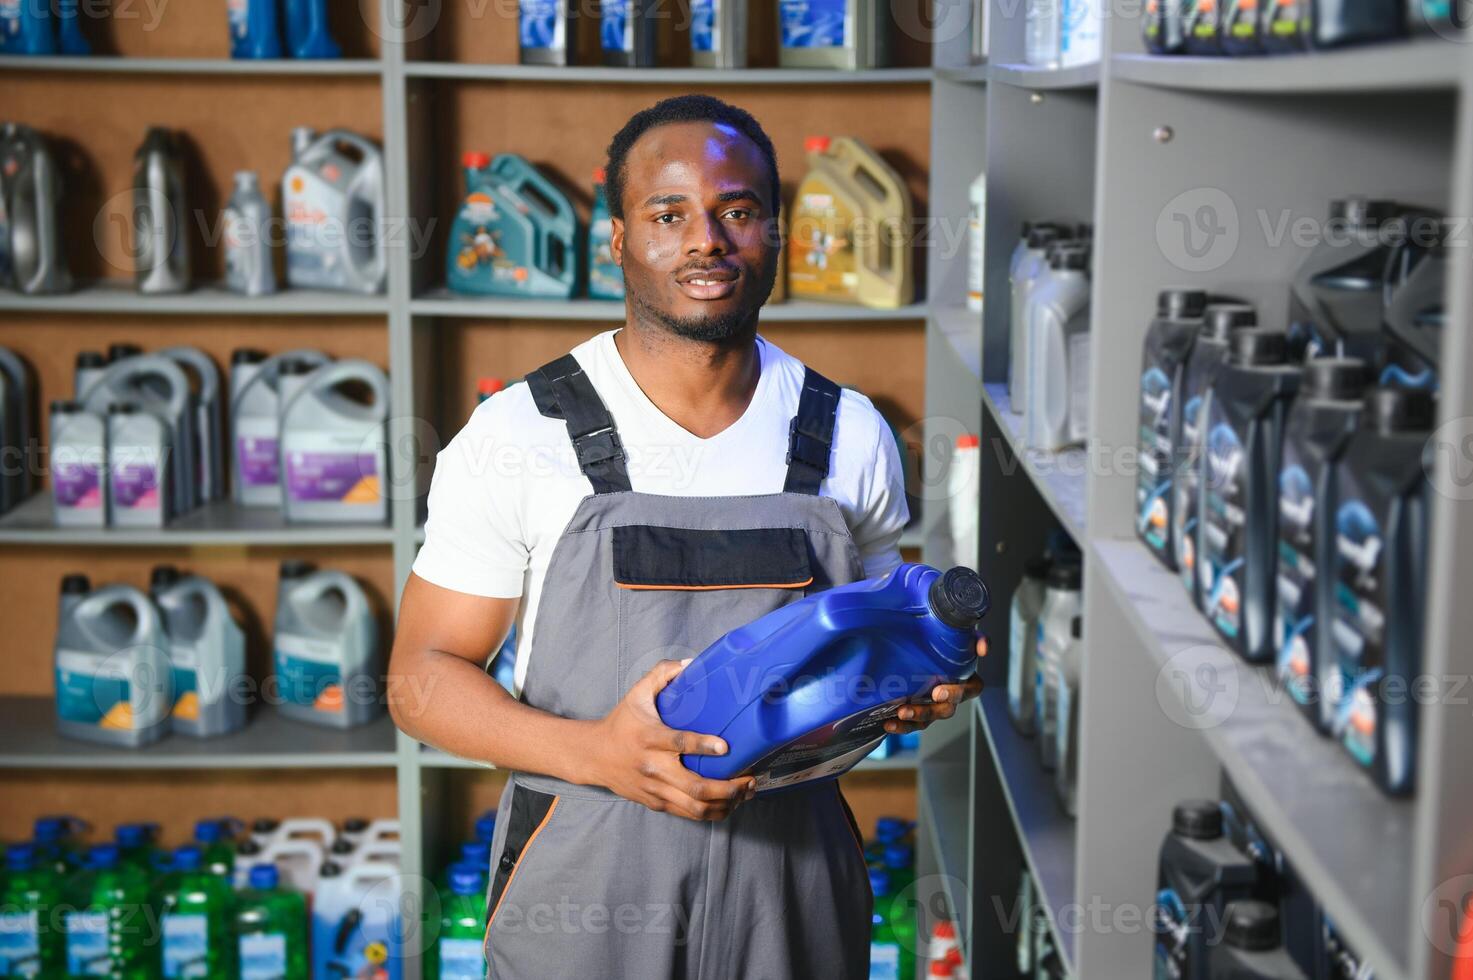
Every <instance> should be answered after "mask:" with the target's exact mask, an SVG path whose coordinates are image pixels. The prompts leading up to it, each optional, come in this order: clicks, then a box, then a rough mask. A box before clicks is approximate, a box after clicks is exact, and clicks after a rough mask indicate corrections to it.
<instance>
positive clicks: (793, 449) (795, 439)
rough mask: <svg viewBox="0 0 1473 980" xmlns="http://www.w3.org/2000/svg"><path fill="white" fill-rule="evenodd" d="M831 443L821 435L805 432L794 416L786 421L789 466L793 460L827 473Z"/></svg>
mask: <svg viewBox="0 0 1473 980" xmlns="http://www.w3.org/2000/svg"><path fill="white" fill-rule="evenodd" d="M832 448H833V447H832V444H831V443H830V442H829V440H828V439H827V438H825V437H824V436H822V435H815V434H813V433H812V432H805V431H804V430H803V429H802V428H800V427H799V425H798V417H797V416H794V417H793V418H792V419H791V420H790V421H789V422H788V458H787V463H788V465H789V466H791V465H792V464H793V461H794V460H797V461H798V462H799V463H802V464H803V465H804V466H808V467H811V468H812V469H815V470H817V471H818V472H819V473H822V474H824V475H828V472H829V453H830V451H831V450H832Z"/></svg>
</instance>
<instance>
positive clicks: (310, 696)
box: [275, 633, 344, 712]
mask: <svg viewBox="0 0 1473 980" xmlns="http://www.w3.org/2000/svg"><path fill="white" fill-rule="evenodd" d="M343 657H344V652H343V649H342V645H341V644H339V643H337V642H334V641H331V640H318V639H315V638H313V637H310V636H300V635H298V634H295V633H277V635H276V655H275V662H276V681H277V683H278V684H279V685H280V695H281V698H282V700H283V701H284V702H285V703H287V704H295V705H298V706H300V707H309V708H315V709H316V710H318V711H331V712H341V711H342V710H343Z"/></svg>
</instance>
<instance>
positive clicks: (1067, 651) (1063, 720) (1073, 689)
mask: <svg viewBox="0 0 1473 980" xmlns="http://www.w3.org/2000/svg"><path fill="white" fill-rule="evenodd" d="M1083 663H1084V620H1083V619H1082V618H1080V617H1079V616H1075V617H1074V618H1073V619H1072V620H1070V621H1069V642H1068V643H1066V644H1064V646H1063V648H1062V656H1061V657H1060V658H1059V663H1058V683H1059V694H1058V699H1059V727H1058V746H1057V747H1056V750H1055V751H1056V752H1057V754H1058V759H1059V765H1058V768H1057V769H1055V770H1054V789H1055V790H1057V791H1058V794H1059V805H1060V806H1062V807H1063V808H1064V812H1065V813H1067V814H1069V816H1071V817H1072V816H1074V815H1075V813H1076V812H1077V807H1076V804H1077V801H1078V795H1079V675H1080V670H1081V667H1082V665H1083Z"/></svg>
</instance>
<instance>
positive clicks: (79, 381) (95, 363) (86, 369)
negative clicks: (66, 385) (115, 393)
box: [72, 350, 107, 398]
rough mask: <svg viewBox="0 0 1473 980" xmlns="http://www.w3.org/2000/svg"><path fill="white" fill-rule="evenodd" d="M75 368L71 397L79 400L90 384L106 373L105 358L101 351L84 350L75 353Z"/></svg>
mask: <svg viewBox="0 0 1473 980" xmlns="http://www.w3.org/2000/svg"><path fill="white" fill-rule="evenodd" d="M74 363H75V365H76V367H75V368H74V370H73V373H72V397H73V398H81V397H82V395H83V394H84V393H85V392H86V391H87V389H88V388H90V387H92V382H94V381H96V380H97V379H98V378H100V377H102V375H103V374H104V373H105V372H106V371H107V357H106V356H105V355H103V354H102V352H101V351H95V350H84V351H79V352H78V353H77V358H76V361H75V362H74Z"/></svg>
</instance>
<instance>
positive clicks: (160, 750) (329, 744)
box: [0, 696, 398, 769]
mask: <svg viewBox="0 0 1473 980" xmlns="http://www.w3.org/2000/svg"><path fill="white" fill-rule="evenodd" d="M394 740H395V732H394V723H393V722H392V721H391V720H389V717H388V716H387V715H385V716H384V717H382V718H379V719H377V720H376V721H373V722H370V723H368V724H367V725H361V726H359V727H357V728H350V729H336V728H320V727H318V726H316V725H308V724H304V723H302V722H299V721H293V720H291V719H289V718H283V717H282V716H281V715H279V714H277V713H275V712H274V711H272V710H270V709H266V710H265V711H264V712H262V713H261V714H259V715H258V716H257V717H255V718H254V719H252V721H251V722H250V723H249V724H247V725H246V727H245V728H243V729H242V730H240V731H238V732H234V733H232V734H229V735H222V736H220V737H219V738H189V737H186V736H184V735H168V736H165V737H164V738H163V739H161V740H160V741H157V742H154V743H153V744H152V745H146V746H144V747H142V748H138V749H130V748H120V747H117V746H111V745H100V744H94V743H92V742H83V741H79V740H76V739H70V738H63V737H62V736H60V735H58V734H56V704H55V702H54V701H53V700H52V699H51V698H45V697H13V696H12V697H0V769H364V768H393V767H394V765H395V763H396V762H397V761H398V758H397V755H396V753H395V749H394Z"/></svg>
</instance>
